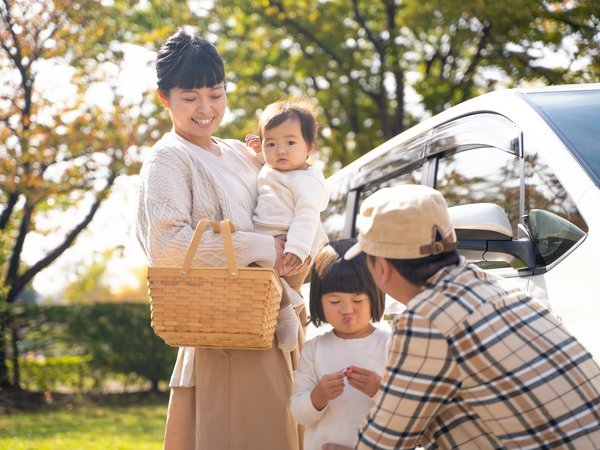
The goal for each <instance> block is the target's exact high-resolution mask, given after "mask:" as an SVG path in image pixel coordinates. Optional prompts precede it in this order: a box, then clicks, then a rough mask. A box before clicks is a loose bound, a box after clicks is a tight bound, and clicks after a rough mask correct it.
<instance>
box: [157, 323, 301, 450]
mask: <svg viewBox="0 0 600 450" xmlns="http://www.w3.org/2000/svg"><path fill="white" fill-rule="evenodd" d="M302 316H304V320H305V317H306V316H305V315H304V314H301V317H302ZM303 323H305V322H304V321H303ZM300 334H301V336H300V342H301V343H303V342H304V333H303V330H302V329H301V330H300ZM298 352H299V349H297V350H295V351H294V352H292V353H286V352H282V351H280V350H279V349H278V348H277V345H276V343H274V344H273V346H272V347H271V349H269V350H214V349H196V355H195V361H194V379H195V386H194V387H173V388H171V398H170V400H169V409H168V414H167V424H166V430H165V444H164V448H165V449H166V450H288V449H289V450H299V449H301V448H302V430H301V428H300V427H299V426H298V425H297V423H296V422H295V421H294V419H293V418H292V415H291V412H290V396H291V393H292V372H293V369H294V368H295V365H296V362H297V359H298Z"/></svg>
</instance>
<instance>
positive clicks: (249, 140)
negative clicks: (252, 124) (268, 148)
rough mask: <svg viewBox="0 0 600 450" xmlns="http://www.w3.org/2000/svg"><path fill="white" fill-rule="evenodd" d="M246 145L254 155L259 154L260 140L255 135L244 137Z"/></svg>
mask: <svg viewBox="0 0 600 450" xmlns="http://www.w3.org/2000/svg"><path fill="white" fill-rule="evenodd" d="M245 140H246V145H247V146H248V147H250V148H251V149H252V150H254V153H260V152H261V148H260V138H259V137H258V136H257V135H255V134H247V135H246V139H245Z"/></svg>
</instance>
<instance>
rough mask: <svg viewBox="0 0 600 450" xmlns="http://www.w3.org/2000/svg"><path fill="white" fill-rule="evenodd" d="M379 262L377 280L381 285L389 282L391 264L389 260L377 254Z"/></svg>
mask: <svg viewBox="0 0 600 450" xmlns="http://www.w3.org/2000/svg"><path fill="white" fill-rule="evenodd" d="M376 258H377V260H378V262H379V264H378V272H379V273H378V275H379V280H380V281H381V284H382V285H385V284H388V283H389V282H390V278H391V276H392V270H393V269H392V265H391V264H390V262H389V261H388V260H387V259H385V258H382V257H381V256H377V257H376Z"/></svg>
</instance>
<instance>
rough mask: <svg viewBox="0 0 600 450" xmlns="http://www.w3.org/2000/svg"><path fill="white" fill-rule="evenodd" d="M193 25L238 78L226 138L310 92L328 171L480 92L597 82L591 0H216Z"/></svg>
mask: <svg viewBox="0 0 600 450" xmlns="http://www.w3.org/2000/svg"><path fill="white" fill-rule="evenodd" d="M200 29H201V32H203V33H209V34H211V35H214V37H215V39H217V45H218V47H219V49H220V50H221V52H222V54H223V55H224V58H225V60H226V63H227V69H228V73H229V76H230V77H231V79H232V81H233V84H234V86H235V89H233V90H232V92H231V93H230V95H229V100H230V105H231V107H232V109H233V111H234V113H235V114H236V117H237V119H238V120H236V121H235V123H234V128H233V129H234V130H235V131H237V129H239V128H242V130H240V131H237V133H235V134H234V135H238V136H243V135H244V133H245V132H246V131H252V127H253V126H255V123H256V113H257V112H260V111H261V108H263V107H264V106H265V105H266V103H268V102H270V101H273V100H274V99H276V98H279V97H280V96H281V95H282V94H296V93H301V94H306V95H307V96H309V97H311V98H315V99H316V100H317V101H318V104H319V105H320V107H321V112H322V114H321V124H322V130H321V140H320V151H321V155H320V156H321V158H322V159H323V160H324V161H325V162H326V163H327V165H328V169H329V171H332V170H335V169H336V168H339V167H341V166H344V165H346V164H348V163H349V162H351V161H353V160H354V159H356V158H357V157H358V156H360V155H362V154H364V153H366V152H367V151H369V150H371V149H372V148H374V147H375V146H377V145H378V144H380V143H382V142H383V141H385V140H387V139H389V138H391V137H393V136H395V135H396V134H398V133H399V132H401V131H403V130H404V129H405V128H406V127H408V126H410V125H412V124H414V123H415V122H416V121H418V120H419V119H421V118H422V117H423V116H424V115H428V114H432V113H436V112H439V111H441V110H443V109H446V108H448V107H449V106H452V105H454V104H457V103H459V102H461V101H464V100H466V99H468V98H471V97H474V96H476V95H478V94H481V93H483V92H487V91H490V90H493V89H496V88H499V87H514V86H516V85H519V84H523V83H524V82H528V81H531V82H539V83H542V84H558V83H565V82H569V83H573V82H582V81H592V80H596V81H597V80H599V79H600V52H599V50H598V49H599V48H600V46H599V40H600V34H599V33H598V29H600V3H598V2H596V1H593V0H582V1H568V2H567V1H542V0H516V1H513V2H497V1H486V0H480V1H473V2H467V3H465V2H456V1H448V0H428V1H420V0H404V1H399V0H369V1H367V0H327V1H316V0H313V1H306V2H296V1H294V0H248V1H243V2H242V1H239V0H219V1H216V2H215V3H214V8H212V9H211V10H210V11H209V13H208V15H207V16H206V19H205V20H203V21H202V22H201V27H200ZM552 53H556V54H557V55H559V56H560V61H559V63H558V64H557V63H556V62H552V59H546V57H547V56H548V55H550V54H552ZM554 61H556V60H554ZM548 64H550V65H548ZM554 64H556V65H554ZM415 104H416V106H417V108H414V106H415ZM409 106H413V108H412V109H411V108H409Z"/></svg>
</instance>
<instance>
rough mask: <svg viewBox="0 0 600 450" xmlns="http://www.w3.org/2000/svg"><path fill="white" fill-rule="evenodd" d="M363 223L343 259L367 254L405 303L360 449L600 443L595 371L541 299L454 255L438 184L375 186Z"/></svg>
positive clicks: (599, 371)
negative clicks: (355, 241) (376, 189)
mask: <svg viewBox="0 0 600 450" xmlns="http://www.w3.org/2000/svg"><path fill="white" fill-rule="evenodd" d="M358 227H359V230H360V232H359V235H358V243H357V244H356V245H355V246H354V247H352V248H351V249H350V250H348V252H347V253H346V255H345V258H346V259H350V258H352V257H354V256H356V255H357V254H358V253H360V252H361V251H364V252H365V253H366V254H367V255H368V258H367V259H368V265H369V270H370V272H371V274H372V275H373V278H374V279H375V282H376V283H377V284H378V285H379V287H380V288H381V289H382V290H383V291H385V292H386V293H387V294H389V295H390V296H392V297H393V298H394V299H396V300H397V301H399V302H401V303H403V304H405V305H406V311H405V312H404V313H402V314H401V315H399V316H398V317H397V318H396V320H395V322H394V336H393V341H392V344H391V347H390V353H389V355H388V364H387V370H386V374H385V376H384V378H383V380H382V385H381V388H380V392H379V394H378V395H380V398H379V401H378V404H377V406H376V407H375V408H374V409H373V410H372V411H371V413H370V414H369V416H368V417H367V421H366V423H365V425H364V426H363V428H362V429H361V430H360V431H359V436H358V442H357V444H356V448H357V449H365V448H377V449H404V448H415V447H417V446H419V445H420V446H423V447H425V448H442V449H446V448H459V449H461V450H463V449H497V448H519V449H525V448H530V449H542V448H548V449H549V448H572V449H577V450H580V449H590V448H592V449H593V448H600V368H599V367H598V365H597V364H596V363H595V362H594V360H593V359H592V357H591V355H590V354H589V353H588V352H587V351H586V350H585V348H583V347H582V345H581V344H579V343H578V342H577V340H576V339H575V337H573V336H572V335H571V334H570V333H569V332H568V331H567V330H566V329H565V328H564V327H563V326H562V325H561V323H560V321H559V320H557V319H556V317H554V316H553V315H552V314H551V313H550V312H549V311H548V310H547V309H546V308H544V307H543V306H542V305H541V304H540V303H539V302H537V301H536V300H535V299H532V298H531V297H529V296H528V295H527V294H526V293H524V292H522V291H519V290H518V289H514V288H507V287H506V283H503V282H502V281H501V280H500V279H498V278H496V277H495V276H493V275H491V274H488V273H486V272H484V271H482V270H481V269H479V268H478V267H476V266H474V265H470V264H466V263H465V261H464V259H463V258H461V257H459V256H458V253H457V252H456V249H455V248H456V235H455V232H454V229H453V228H452V225H451V223H450V219H449V216H448V210H447V207H446V202H445V200H444V198H443V196H442V195H441V194H440V193H439V192H438V191H436V190H434V189H431V188H428V187H425V186H418V185H405V186H399V187H396V188H386V189H381V190H380V191H378V192H376V193H374V194H373V195H371V196H370V197H368V198H367V199H366V200H365V201H364V202H363V204H362V205H361V209H360V216H359V219H358ZM325 448H326V447H325ZM330 448H336V447H330ZM338 448H339V447H338Z"/></svg>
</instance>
